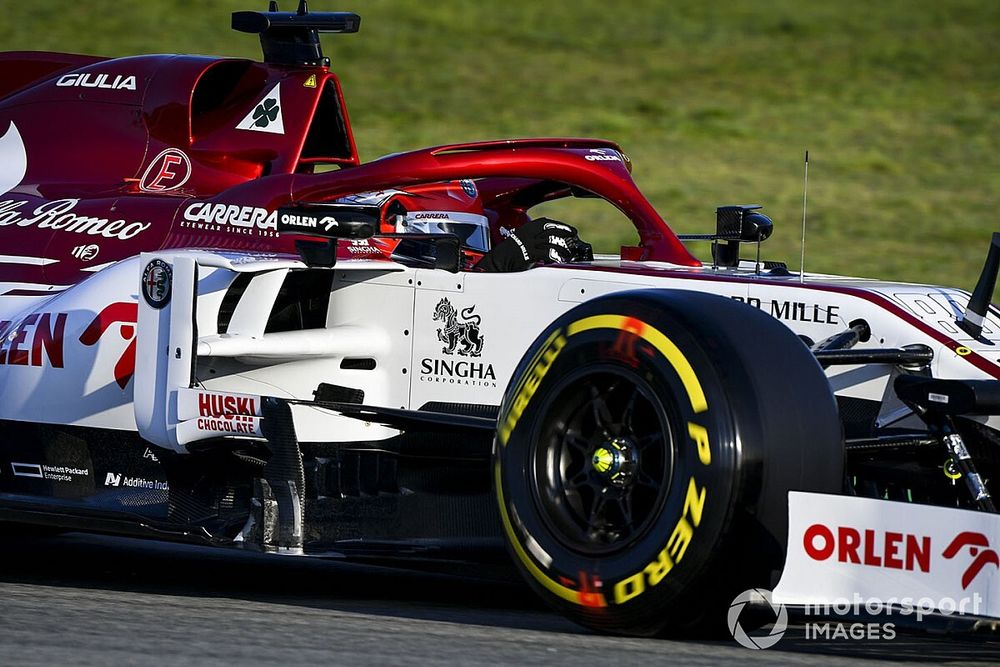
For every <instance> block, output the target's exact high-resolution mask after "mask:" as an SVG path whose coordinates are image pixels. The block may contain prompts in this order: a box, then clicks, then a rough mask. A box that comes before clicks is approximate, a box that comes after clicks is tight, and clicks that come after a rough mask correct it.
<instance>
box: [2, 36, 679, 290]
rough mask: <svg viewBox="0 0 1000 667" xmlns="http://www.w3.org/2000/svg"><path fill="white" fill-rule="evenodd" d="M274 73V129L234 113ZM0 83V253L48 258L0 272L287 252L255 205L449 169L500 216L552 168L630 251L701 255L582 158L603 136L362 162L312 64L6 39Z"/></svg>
mask: <svg viewBox="0 0 1000 667" xmlns="http://www.w3.org/2000/svg"><path fill="white" fill-rule="evenodd" d="M279 84H280V107H281V114H282V122H283V126H284V127H283V130H284V131H283V133H271V132H263V131H252V130H247V129H239V128H237V125H239V124H241V121H243V122H245V121H244V119H245V118H247V117H249V116H248V114H250V113H251V112H253V111H254V109H255V107H256V106H257V105H258V104H260V103H261V102H262V100H264V99H266V96H268V95H270V94H271V92H272V91H273V90H274V89H275V87H276V86H279ZM0 96H2V98H0V137H2V136H3V134H4V133H5V132H8V131H9V128H10V127H16V129H17V130H18V132H19V133H20V136H21V139H22V141H23V146H24V153H25V154H26V157H27V170H26V173H25V176H24V178H23V179H22V180H21V182H20V184H19V185H17V186H16V187H14V188H13V189H11V190H9V191H8V192H6V193H0V255H7V256H23V257H36V258H41V259H43V260H45V262H46V263H42V264H31V263H4V264H0V282H22V283H32V284H37V285H69V284H73V283H75V282H78V281H79V280H81V279H83V278H85V277H86V276H88V275H90V274H89V273H87V272H85V270H86V269H88V268H90V267H93V266H98V265H103V264H106V263H108V262H113V261H117V260H120V259H124V258H126V257H130V256H133V255H135V254H137V253H139V252H142V251H151V250H158V249H163V248H174V247H177V248H179V247H202V248H221V249H231V250H253V251H271V252H275V251H277V252H291V251H293V250H294V246H293V243H292V241H291V240H290V239H287V238H279V237H278V236H277V234H276V233H275V232H274V230H273V228H272V227H271V226H269V225H268V224H267V223H266V222H264V221H263V220H264V219H265V218H266V216H267V214H268V213H269V212H272V211H274V210H275V209H276V208H277V207H279V206H282V205H285V204H289V203H291V202H319V201H328V200H332V199H336V198H338V197H342V196H345V195H349V194H355V193H359V192H367V191H373V190H380V189H386V188H405V187H406V186H411V185H414V184H418V183H428V182H436V181H448V180H458V179H475V180H476V182H477V185H478V187H479V191H480V193H481V194H482V197H483V204H484V206H485V207H486V208H487V209H488V211H489V212H490V213H491V214H492V215H491V217H492V218H493V219H494V220H501V221H503V222H504V223H505V224H507V225H508V226H516V225H517V224H519V223H520V222H521V221H522V220H523V219H524V211H525V210H526V209H527V208H528V207H530V206H531V205H534V204H535V203H538V201H541V200H543V199H545V198H549V197H552V196H560V195H559V194H558V192H559V191H562V192H563V193H565V191H566V188H567V186H566V184H569V185H572V186H576V187H578V188H583V189H585V190H589V191H590V192H592V193H594V194H596V195H598V196H600V197H603V198H605V199H607V200H608V201H610V202H612V203H613V204H614V205H615V206H617V207H618V208H619V209H621V211H622V212H623V213H625V214H626V215H627V216H628V217H629V218H630V219H631V220H632V221H633V223H634V224H635V226H636V228H637V230H638V232H639V237H640V244H641V250H636V251H634V252H633V253H632V255H633V256H632V257H631V258H633V259H640V258H641V259H650V260H660V261H666V262H672V263H675V264H681V265H686V266H697V265H698V264H699V262H698V261H697V260H696V259H695V258H694V257H692V256H691V255H690V254H689V253H688V252H687V250H686V249H685V248H684V246H683V245H682V244H681V243H680V241H679V240H678V239H677V237H676V236H675V235H674V234H673V233H672V232H671V231H670V229H669V227H668V226H667V225H666V223H665V222H664V221H663V219H662V218H661V217H660V216H659V215H658V214H657V213H656V211H655V210H654V209H653V207H652V206H651V205H650V204H649V202H648V201H646V199H645V197H643V196H642V194H641V193H640V192H639V191H638V189H637V188H636V186H635V184H634V183H633V181H632V179H631V176H630V174H629V169H628V165H627V163H626V162H625V161H624V159H619V158H617V157H615V158H611V159H609V158H602V159H595V158H594V156H600V155H602V154H606V155H620V151H619V149H618V147H617V146H616V145H615V144H613V143H611V142H607V141H601V140H594V139H526V140H512V141H498V142H485V143H473V144H460V145H453V146H442V147H437V148H430V149H425V150H419V151H414V152H410V153H404V154H399V155H395V156H391V157H386V158H382V159H379V160H375V161H373V162H369V163H367V164H360V160H359V159H358V154H357V149H356V146H355V143H354V138H353V135H352V133H351V126H350V121H349V118H348V115H347V110H346V106H345V104H344V98H343V94H342V91H341V87H340V83H339V81H338V79H337V78H336V76H335V75H334V74H332V73H331V72H330V71H329V70H328V69H327V68H325V67H284V66H274V65H264V64H260V63H255V62H252V61H248V60H238V59H224V58H208V57H199V56H169V55H163V56H139V57H131V58H120V59H114V60H107V59H101V58H94V57H90V56H75V55H67V54H55V53H7V54H0ZM317 165H328V166H332V167H335V168H337V170H336V171H327V172H324V173H314V170H315V167H316V166H317ZM328 168H329V167H328ZM0 170H2V165H0ZM91 219H92V220H91Z"/></svg>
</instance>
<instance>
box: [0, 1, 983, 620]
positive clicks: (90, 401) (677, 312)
mask: <svg viewBox="0 0 1000 667" xmlns="http://www.w3.org/2000/svg"><path fill="white" fill-rule="evenodd" d="M304 5H305V3H301V5H300V8H299V11H297V12H280V11H278V9H277V7H276V6H275V5H274V4H273V3H272V6H271V9H270V11H267V12H237V13H235V14H234V15H233V27H234V28H235V29H237V30H240V31H243V32H247V33H251V34H257V35H259V37H260V41H261V45H262V47H263V52H264V62H263V63H257V62H252V61H248V60H242V59H233V58H216V57H211V58H210V57H197V56H163V55H157V56H136V57H128V58H118V59H103V58H97V57H92V56H82V55H70V54H63V53H24V52H17V53H4V54H0V520H2V521H3V522H4V523H3V524H2V526H3V527H2V528H0V530H2V531H14V530H15V529H16V528H17V527H18V526H19V525H23V524H33V525H44V526H49V527H53V528H56V529H66V530H84V531H94V532H105V533H117V534H127V535H134V536H143V537H149V538H155V539H161V540H175V541H183V542H193V543H198V544H204V545H212V546H218V547H229V548H238V549H249V550H255V551H262V552H270V553H279V554H292V555H310V556H329V557H337V558H350V559H356V560H358V561H369V562H380V563H387V562H389V563H397V564H404V565H405V564H407V563H412V564H426V563H432V562H436V563H445V564H447V566H448V567H454V568H456V571H457V570H458V568H465V569H463V570H462V571H465V572H468V571H470V570H469V569H468V568H470V567H471V568H472V570H471V571H475V570H474V568H475V567H476V564H477V563H495V562H497V556H498V555H499V556H500V557H501V559H506V558H507V554H509V557H510V560H511V561H513V563H514V566H515V567H516V568H517V569H518V570H520V572H521V573H522V574H523V575H524V577H525V578H526V580H527V581H528V582H529V584H530V585H531V586H532V587H533V588H534V589H535V590H537V592H538V593H539V594H540V595H541V596H542V597H543V598H544V599H545V600H546V601H547V602H549V603H550V604H552V605H553V606H555V607H556V608H558V609H559V610H561V611H562V612H563V613H565V614H567V615H568V616H569V617H571V618H572V619H574V620H576V621H578V622H579V623H581V624H584V625H586V626H589V627H592V628H596V629H600V630H604V631H609V632H619V633H629V634H637V635H653V634H659V633H663V632H672V633H675V634H676V633H681V634H683V633H686V632H695V631H700V630H702V629H703V628H706V627H711V626H712V625H713V624H716V623H718V622H719V620H720V618H724V616H725V614H726V612H727V610H728V609H729V606H730V602H731V601H732V600H733V598H734V596H736V595H737V594H739V593H740V592H741V591H744V590H746V589H750V588H754V587H761V588H768V587H772V586H774V585H775V583H776V582H777V588H776V589H775V599H776V600H778V601H781V602H784V603H786V604H789V605H809V604H816V603H822V602H828V601H830V600H835V599H838V598H848V599H851V598H852V596H854V595H858V594H860V595H861V596H864V597H866V598H867V597H871V598H876V599H878V600H882V601H885V602H886V603H887V604H891V601H894V600H903V599H905V598H907V597H909V598H910V599H913V600H917V599H931V600H934V601H936V602H934V603H933V604H929V610H930V611H933V612H938V613H949V612H952V611H955V609H951V608H949V604H948V603H947V600H952V601H957V600H963V601H964V600H966V599H968V600H971V601H972V603H973V604H972V605H971V606H968V605H963V606H962V608H961V609H958V610H957V611H959V612H961V613H964V614H966V615H968V616H970V617H975V618H1000V557H998V551H997V549H998V547H1000V517H998V516H997V514H996V507H995V503H994V500H993V498H992V493H993V492H996V491H997V489H996V488H995V486H994V485H995V483H996V480H997V479H998V478H1000V433H998V429H1000V418H998V416H997V415H1000V347H998V345H1000V313H998V311H997V310H996V309H995V308H994V307H993V306H991V305H990V301H991V297H992V292H993V288H994V285H995V281H996V277H997V272H998V269H1000V234H995V235H994V236H993V239H992V244H991V246H990V248H989V254H988V259H987V262H986V265H985V267H984V270H983V273H982V276H981V278H980V281H979V283H978V285H977V286H976V288H975V290H974V292H973V293H972V294H971V295H970V294H969V293H968V292H964V291H961V290H957V289H951V288H944V287H934V286H925V285H909V284H896V283H892V284H890V283H883V282H876V281H872V280H864V279H859V278H843V277H836V276H827V275H812V274H801V273H793V272H791V271H789V270H788V269H787V267H786V266H785V265H784V264H782V263H780V262H774V261H761V260H760V244H761V242H762V241H764V240H766V238H767V237H768V236H769V235H770V234H771V231H772V223H771V221H770V220H769V219H768V218H767V217H766V216H765V215H763V214H762V213H761V212H760V211H759V210H758V209H759V207H756V206H722V207H719V208H718V209H717V211H716V217H717V224H716V229H715V231H714V232H713V233H708V234H704V235H700V236H694V237H691V236H689V237H683V238H680V237H678V236H677V235H675V234H674V233H673V232H672V231H671V230H670V228H669V227H668V226H667V224H666V223H665V222H664V220H663V219H662V218H661V217H660V215H659V214H658V213H657V212H656V211H655V210H654V209H653V207H652V206H651V205H650V204H649V202H648V201H647V200H646V199H645V197H643V195H642V194H641V193H640V192H639V190H638V189H637V188H636V186H635V184H634V183H633V181H632V179H631V176H630V174H631V169H632V165H631V163H630V161H629V159H628V158H627V157H626V156H625V154H624V153H623V152H622V151H621V149H620V148H619V147H618V146H617V145H615V144H614V143H611V142H608V141H602V140H596V139H524V140H510V141H494V142H484V143H467V144H457V145H449V146H439V147H436V148H429V149H425V150H417V151H413V152H408V153H402V154H396V155H392V156H387V157H383V158H381V159H378V160H374V161H372V162H368V163H362V162H361V160H360V159H359V157H358V152H357V149H356V146H355V142H354V138H353V135H352V132H351V125H350V122H349V119H348V114H347V109H346V107H345V103H344V97H343V94H342V91H341V87H340V84H339V82H338V79H337V77H336V76H335V75H334V74H333V73H332V72H331V71H330V67H329V65H330V63H329V60H328V59H326V58H325V57H324V56H323V53H322V50H321V47H320V41H319V34H320V33H322V32H332V33H350V32H355V31H357V30H358V28H359V25H360V19H359V17H358V16H357V15H355V14H349V13H308V12H307V11H306V9H305V6H304ZM67 117H72V118H73V122H72V123H70V122H66V118H67ZM577 200H578V201H579V202H580V203H582V204H585V203H587V202H590V203H594V202H595V201H597V202H603V203H604V204H610V206H611V207H613V208H614V209H616V211H617V212H618V213H620V215H621V217H622V218H623V219H625V220H627V221H628V223H630V224H631V226H633V227H634V229H635V232H636V234H637V237H638V238H637V241H636V243H635V244H634V245H629V246H624V247H622V248H621V250H620V252H618V253H615V254H613V255H607V254H597V255H596V256H595V255H593V254H592V253H591V252H590V248H589V246H587V244H586V243H585V242H582V241H581V240H580V239H579V238H578V237H577V236H576V234H575V232H572V227H571V225H566V224H563V225H562V226H561V227H560V226H559V225H560V224H561V223H557V222H553V221H545V219H544V218H543V219H542V220H539V216H538V215H537V214H538V212H540V211H541V212H544V211H545V210H546V208H545V207H546V206H548V205H550V204H552V203H566V204H569V203H573V202H574V201H577ZM564 219H566V218H565V217H564ZM566 220H567V222H568V223H572V222H574V221H573V220H571V219H566ZM530 225H535V226H536V228H539V229H542V228H544V229H545V230H550V231H551V230H565V229H567V228H568V229H569V230H571V231H570V232H566V233H565V234H563V235H562V236H559V235H556V236H546V237H545V238H546V239H547V242H546V243H545V244H543V245H545V246H546V247H547V252H548V253H550V254H548V255H543V256H539V255H537V254H532V253H531V252H529V250H531V249H530V248H529V247H528V244H526V243H525V239H524V238H523V236H524V235H523V234H521V233H520V232H521V230H523V229H526V228H527V227H528V226H530ZM546 233H548V232H546ZM698 242H705V243H707V244H709V245H708V246H702V247H710V248H711V259H710V260H707V261H706V262H705V263H702V262H701V261H699V260H698V259H696V258H695V257H694V256H693V255H692V254H690V252H689V251H688V249H687V245H685V244H691V243H698ZM748 244H750V248H751V249H755V251H756V257H755V258H754V259H752V260H747V259H743V258H742V257H741V250H746V249H747V247H748ZM501 249H505V250H503V252H505V253H507V254H508V255H509V254H510V253H511V252H513V253H514V254H513V255H512V256H514V257H515V258H516V256H517V254H518V253H522V252H523V253H524V260H525V262H526V263H525V264H524V265H522V266H520V267H516V268H521V269H524V270H511V267H510V266H508V265H505V264H504V263H503V262H500V261H499V260H498V259H497V258H498V257H499V256H500V255H501V254H502V253H501ZM512 249H513V250H512ZM742 254H746V253H742ZM536 260H540V261H536ZM552 260H557V261H552ZM505 552H506V553H505ZM779 580H780V582H779Z"/></svg>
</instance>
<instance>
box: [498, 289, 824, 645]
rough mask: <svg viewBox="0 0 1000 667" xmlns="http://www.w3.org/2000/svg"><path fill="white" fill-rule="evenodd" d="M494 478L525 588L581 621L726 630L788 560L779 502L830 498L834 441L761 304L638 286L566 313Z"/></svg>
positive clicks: (804, 368) (510, 417)
mask: <svg viewBox="0 0 1000 667" xmlns="http://www.w3.org/2000/svg"><path fill="white" fill-rule="evenodd" d="M494 474H495V488H496V494H497V499H498V501H499V505H500V515H501V520H502V522H503V530H504V533H505V538H506V541H507V544H508V547H509V549H510V551H511V552H512V555H513V559H514V561H515V563H516V564H517V566H518V568H519V569H520V570H521V572H522V573H523V574H524V576H525V578H526V579H527V581H528V582H529V583H530V585H531V586H532V587H533V588H534V589H536V590H537V591H538V593H539V594H540V595H541V596H542V597H543V598H545V599H546V600H547V601H548V602H549V603H550V604H552V605H553V606H555V607H556V608H558V609H559V610H560V611H562V612H563V613H565V614H566V615H568V616H569V617H571V618H572V619H574V620H576V621H577V622H579V623H581V624H583V625H586V626H589V627H591V628H595V629H599V630H603V631H609V632H616V633H625V634H635V635H655V634H661V633H671V634H696V633H697V634H704V633H705V631H718V630H720V629H721V628H724V625H723V623H724V620H723V619H724V618H725V614H726V612H727V611H728V607H729V604H730V602H731V601H732V599H733V598H734V597H735V596H736V595H737V594H738V593H740V592H742V591H743V590H746V589H747V588H752V587H768V586H770V585H771V584H772V583H773V582H774V581H775V580H776V575H777V573H778V572H779V571H780V568H781V566H782V564H783V562H782V561H783V558H784V552H785V549H784V547H785V540H786V535H787V492H788V491H789V490H791V489H803V490H810V491H820V492H837V491H839V490H840V489H841V486H842V476H843V440H842V431H841V426H840V420H839V418H838V413H837V407H836V404H835V402H834V398H833V395H832V392H831V390H830V387H829V384H828V382H827V380H826V378H825V376H824V374H823V372H822V370H821V368H820V366H819V365H818V364H817V362H816V361H815V359H814V358H813V356H812V354H811V353H810V352H809V350H808V349H807V348H806V347H805V346H804V345H803V344H802V342H801V340H799V338H798V337H796V336H795V335H794V334H793V333H792V332H791V331H790V330H789V329H788V328H786V327H785V326H784V325H782V324H781V323H780V322H778V321H777V320H775V319H773V318H771V317H770V316H768V315H766V314H764V313H762V312H760V311H759V310H757V309H755V308H752V307H750V306H747V305H744V304H742V303H738V302H735V301H733V300H730V299H725V298H722V297H717V296H712V295H705V294H698V293H693V292H686V291H685V292H681V291H671V290H643V291H635V292H627V293H622V294H618V295H612V296H608V297H602V298H599V299H595V300H593V301H590V302H587V303H585V304H583V305H580V306H578V307H576V308H574V309H573V310H571V311H569V312H568V313H566V314H565V315H564V316H562V317H560V318H559V319H558V320H557V321H556V322H554V323H553V324H552V325H551V326H549V327H548V329H547V330H546V331H545V332H544V333H543V334H542V335H541V336H540V337H539V338H538V339H537V340H536V341H535V343H534V344H533V345H532V346H531V349H530V350H528V352H527V354H526V355H525V357H524V359H523V361H522V362H521V363H520V365H519V366H518V369H517V371H516V372H515V374H514V376H513V379H512V381H511V385H510V387H508V389H507V392H506V394H505V396H504V400H503V404H502V406H501V409H500V418H499V422H498V428H497V435H496V440H495V444H494Z"/></svg>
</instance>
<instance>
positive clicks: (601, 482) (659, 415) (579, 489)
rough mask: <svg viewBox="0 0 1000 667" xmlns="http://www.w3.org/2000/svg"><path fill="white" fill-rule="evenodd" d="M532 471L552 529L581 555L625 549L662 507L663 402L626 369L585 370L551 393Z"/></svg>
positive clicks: (665, 486) (665, 470)
mask: <svg viewBox="0 0 1000 667" xmlns="http://www.w3.org/2000/svg"><path fill="white" fill-rule="evenodd" d="M541 414H543V415H544V417H543V419H542V420H541V424H540V428H539V430H538V431H536V434H537V435H538V437H536V438H534V439H533V447H532V454H531V463H530V465H529V470H528V473H529V477H530V482H531V488H532V491H533V495H534V497H535V501H536V503H537V504H538V506H539V509H540V510H541V512H540V514H541V516H542V518H543V521H544V522H545V523H546V525H547V527H548V528H549V531H550V532H551V534H552V535H553V536H554V537H555V538H556V539H557V540H558V541H559V542H560V543H561V544H562V545H563V546H565V547H568V548H569V549H572V550H573V551H576V552H577V553H580V554H582V555H585V556H607V555H610V554H613V553H616V552H619V551H622V550H624V549H627V548H628V547H629V545H631V544H632V543H633V542H635V541H636V540H638V539H640V538H641V537H642V535H644V534H645V533H646V532H647V531H648V529H649V528H650V526H651V525H652V524H653V523H654V522H655V520H656V518H657V517H658V516H659V514H660V511H661V509H662V506H663V503H664V501H665V499H666V496H667V493H668V491H669V486H670V477H671V472H672V467H673V452H674V440H673V434H672V432H671V430H670V427H669V422H668V419H667V418H666V412H665V410H664V407H663V404H662V403H661V401H660V400H659V399H658V398H657V396H656V395H655V393H654V392H653V391H652V389H651V388H650V386H649V385H648V384H647V383H646V382H645V380H643V379H642V378H640V377H639V376H638V375H636V374H635V373H634V372H632V371H631V370H628V369H622V368H618V367H615V366H607V367H600V368H589V369H584V370H581V371H579V372H577V373H573V374H571V375H569V376H568V377H566V378H564V379H563V380H562V382H561V383H560V384H559V385H558V386H557V387H556V388H555V390H554V391H553V392H552V394H550V398H549V400H548V401H546V404H545V406H544V407H543V409H542V413H541Z"/></svg>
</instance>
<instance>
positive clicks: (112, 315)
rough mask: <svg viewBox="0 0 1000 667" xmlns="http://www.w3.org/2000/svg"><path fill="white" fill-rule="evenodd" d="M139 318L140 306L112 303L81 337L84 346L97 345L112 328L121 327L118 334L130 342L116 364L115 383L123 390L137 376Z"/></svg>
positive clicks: (100, 313)
mask: <svg viewBox="0 0 1000 667" xmlns="http://www.w3.org/2000/svg"><path fill="white" fill-rule="evenodd" d="M138 317H139V304H137V303H129V302H122V303H112V304H110V305H109V306H106V307H105V308H104V310H102V311H101V312H99V313H98V314H97V317H95V318H94V321H93V322H91V323H90V325H89V326H88V327H87V328H86V329H85V330H84V332H83V334H82V335H81V336H80V342H81V343H83V344H84V345H87V346H90V345H95V344H97V342H98V341H99V340H101V338H102V337H103V336H104V334H105V333H107V332H108V330H109V329H111V327H112V326H114V325H115V324H120V325H121V326H120V327H118V334H119V335H120V336H121V337H122V340H124V341H127V342H128V347H126V348H125V351H124V352H122V356H121V357H119V359H118V363H116V364H115V381H116V382H117V383H118V386H119V387H121V388H122V389H124V388H125V386H126V385H128V383H129V380H131V379H132V376H133V375H134V374H135V323H136V320H137V319H138Z"/></svg>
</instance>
